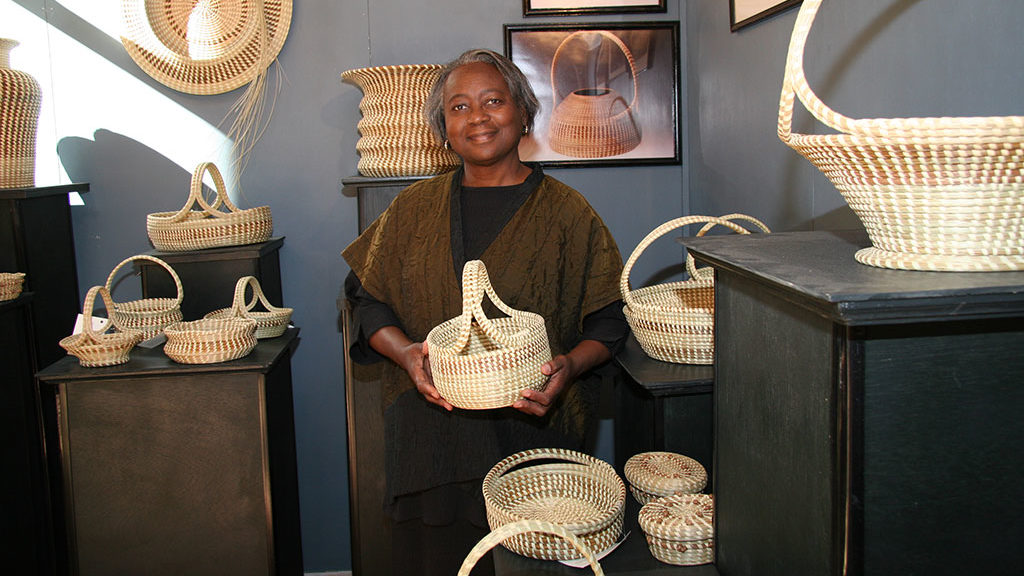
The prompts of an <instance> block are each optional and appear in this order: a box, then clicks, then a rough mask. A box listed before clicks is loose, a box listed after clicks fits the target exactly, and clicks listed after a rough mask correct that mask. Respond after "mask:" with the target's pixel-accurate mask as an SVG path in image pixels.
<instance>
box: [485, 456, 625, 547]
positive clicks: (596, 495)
mask: <svg viewBox="0 0 1024 576" xmlns="http://www.w3.org/2000/svg"><path fill="white" fill-rule="evenodd" d="M524 464H530V465H528V466H524ZM483 493H484V504H485V505H486V508H487V522H488V524H489V525H490V527H491V529H492V530H497V529H498V528H500V527H501V526H504V525H506V524H511V523H513V522H519V521H522V520H539V521H543V522H551V523H552V524H557V525H559V526H561V527H562V528H564V529H566V530H568V531H569V532H571V533H573V534H574V535H576V537H577V538H579V539H580V540H581V541H582V542H583V544H584V545H585V546H586V547H587V548H588V549H589V550H598V551H600V550H604V549H606V548H608V547H609V546H611V545H612V544H614V543H615V542H616V541H617V540H618V539H619V537H620V536H621V535H622V524H623V520H624V516H625V509H626V486H625V484H623V482H622V479H621V478H619V476H618V475H617V474H616V473H615V469H614V468H612V467H611V465H610V464H608V463H607V462H604V461H602V460H598V459H596V458H594V457H592V456H589V455H587V454H583V453H580V452H575V451H572V450H564V449H558V448H546V449H538V450H526V451H524V452H519V453H517V454H513V455H511V456H509V457H508V458H505V459H504V460H502V461H501V462H498V463H497V464H495V465H494V467H493V468H491V470H490V471H489V472H488V473H487V475H486V476H485V477H484V481H483ZM502 544H503V545H504V546H505V548H508V549H509V550H511V551H512V552H515V553H516V554H519V555H522V556H527V557H529V558H537V559H540V560H574V559H578V558H581V557H582V556H583V555H582V554H581V553H580V551H579V550H577V549H576V548H574V547H573V546H572V545H571V544H569V543H567V542H565V541H564V540H562V539H560V538H556V537H552V536H550V535H547V534H541V533H531V534H520V535H514V536H511V537H509V538H508V539H506V540H505V541H504V542H503V543H502Z"/></svg>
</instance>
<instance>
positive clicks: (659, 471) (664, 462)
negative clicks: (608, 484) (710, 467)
mask: <svg viewBox="0 0 1024 576" xmlns="http://www.w3.org/2000/svg"><path fill="white" fill-rule="evenodd" d="M622 472H623V474H625V475H626V481H627V482H629V491H630V493H632V494H633V497H634V498H636V501H637V502H639V503H640V504H641V505H643V504H647V503H648V502H650V501H652V500H656V499H658V498H662V497H664V496H672V495H673V494H696V493H698V492H700V491H701V490H703V489H704V487H705V486H707V484H708V473H707V470H705V469H704V466H701V464H700V462H697V461H696V460H694V459H693V458H690V457H689V456H684V455H682V454H676V453H675V452H642V453H640V454H634V455H633V456H631V457H630V458H629V460H626V465H625V467H624V468H623V470H622Z"/></svg>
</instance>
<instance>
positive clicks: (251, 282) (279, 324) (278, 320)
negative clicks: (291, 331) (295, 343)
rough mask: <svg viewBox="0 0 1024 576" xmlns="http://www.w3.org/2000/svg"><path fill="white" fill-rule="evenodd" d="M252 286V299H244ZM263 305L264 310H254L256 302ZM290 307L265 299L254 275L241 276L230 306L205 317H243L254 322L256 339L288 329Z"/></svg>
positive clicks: (236, 284)
mask: <svg viewBox="0 0 1024 576" xmlns="http://www.w3.org/2000/svg"><path fill="white" fill-rule="evenodd" d="M249 288H252V300H247V299H246V293H247V292H248V290H249ZM257 302H259V303H260V304H262V305H263V308H264V310H262V311H261V310H256V309H255V308H256V303H257ZM292 312H293V310H292V309H291V308H282V307H278V306H274V305H273V304H271V303H270V301H269V300H267V297H266V296H265V295H264V294H263V289H262V288H260V281H259V280H257V279H256V277H255V276H243V277H241V278H239V279H238V282H236V283H235V295H234V299H233V300H232V302H231V307H230V308H222V309H220V310H214V311H213V312H210V313H208V314H206V316H205V318H210V319H213V320H220V319H224V318H244V319H247V320H253V321H255V322H256V339H258V340H260V339H264V338H277V337H278V336H280V335H282V334H284V332H285V330H287V329H288V322H289V321H290V320H291V318H292Z"/></svg>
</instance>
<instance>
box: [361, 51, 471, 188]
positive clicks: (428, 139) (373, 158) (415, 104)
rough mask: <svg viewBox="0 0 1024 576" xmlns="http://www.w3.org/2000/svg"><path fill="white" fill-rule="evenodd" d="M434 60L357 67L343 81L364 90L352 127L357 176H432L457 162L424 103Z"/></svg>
mask: <svg viewBox="0 0 1024 576" xmlns="http://www.w3.org/2000/svg"><path fill="white" fill-rule="evenodd" d="M441 68H442V67H441V66H440V65H438V64H404V65H398V66H374V67H370V68H356V69H353V70H346V71H344V72H342V73H341V79H342V80H343V81H347V82H350V83H352V84H355V85H356V86H358V87H359V88H360V89H361V90H362V91H363V99H362V101H361V102H360V103H359V111H360V112H362V114H363V117H362V119H360V120H359V124H358V125H357V128H358V129H359V134H360V138H359V141H358V142H357V143H356V151H357V152H359V162H358V165H357V168H358V169H359V174H361V175H363V176H368V177H372V178H391V177H405V176H432V175H434V174H440V173H442V172H447V171H449V170H451V169H453V168H456V167H458V166H459V165H460V164H461V163H462V161H461V159H460V158H459V156H458V155H457V154H455V153H454V152H452V151H450V150H446V149H445V148H444V145H443V143H442V142H441V141H439V140H438V139H437V137H436V136H435V135H434V133H433V132H432V131H431V130H430V125H429V124H428V123H427V120H426V117H425V116H424V111H423V107H424V104H426V101H427V96H428V95H429V94H430V89H431V87H432V86H433V85H434V82H435V81H436V80H437V78H438V77H439V76H440V74H441Z"/></svg>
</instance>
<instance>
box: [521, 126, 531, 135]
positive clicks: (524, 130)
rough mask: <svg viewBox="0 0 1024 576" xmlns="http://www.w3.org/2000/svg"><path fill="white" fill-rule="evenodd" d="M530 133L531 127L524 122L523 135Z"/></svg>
mask: <svg viewBox="0 0 1024 576" xmlns="http://www.w3.org/2000/svg"><path fill="white" fill-rule="evenodd" d="M529 133H530V127H529V126H527V125H525V124H524V125H523V136H526V135H527V134H529Z"/></svg>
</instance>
